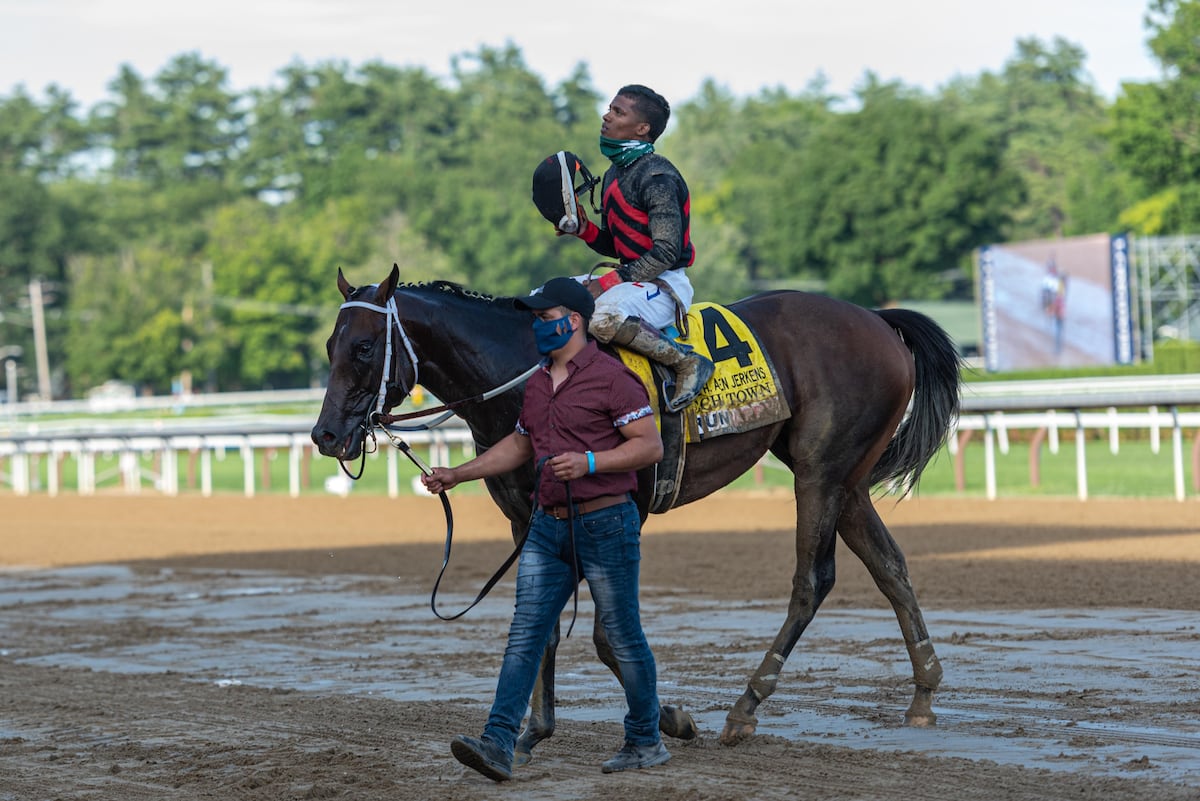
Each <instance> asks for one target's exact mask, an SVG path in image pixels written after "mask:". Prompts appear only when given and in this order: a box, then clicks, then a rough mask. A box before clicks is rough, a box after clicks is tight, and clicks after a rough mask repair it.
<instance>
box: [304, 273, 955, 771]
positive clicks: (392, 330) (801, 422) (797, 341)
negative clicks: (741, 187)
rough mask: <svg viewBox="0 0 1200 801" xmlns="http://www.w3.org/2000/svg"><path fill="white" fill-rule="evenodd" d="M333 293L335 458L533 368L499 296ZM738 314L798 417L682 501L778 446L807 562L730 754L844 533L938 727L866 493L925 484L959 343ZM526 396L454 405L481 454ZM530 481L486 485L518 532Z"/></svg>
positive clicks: (540, 694)
mask: <svg viewBox="0 0 1200 801" xmlns="http://www.w3.org/2000/svg"><path fill="white" fill-rule="evenodd" d="M338 289H339V290H340V291H341V293H342V296H343V297H344V298H345V299H346V301H347V303H346V304H345V305H343V307H342V308H341V310H340V311H339V312H338V316H337V320H336V321H335V323H334V329H333V334H332V335H331V336H330V337H329V341H328V344H327V349H328V352H329V362H330V373H329V385H328V389H327V391H326V394H325V400H324V404H323V406H322V408H321V415H320V418H319V419H318V420H317V423H316V426H315V427H314V428H313V433H312V438H313V442H315V443H316V445H317V447H318V448H319V449H320V451H321V453H323V454H325V455H327V456H333V457H335V458H337V459H341V460H343V461H351V460H354V459H356V458H358V457H359V455H360V454H361V452H362V450H363V447H364V437H365V436H366V434H367V432H368V430H369V429H370V421H371V420H372V416H373V413H374V412H376V411H385V412H386V411H387V410H388V409H391V408H393V407H394V406H396V405H398V404H399V403H400V402H401V401H402V400H403V399H404V398H405V396H407V394H408V393H409V392H410V391H411V390H412V388H413V386H414V385H415V384H416V383H417V382H418V381H419V382H420V384H421V385H422V386H423V387H425V388H426V389H428V390H429V391H430V392H431V393H433V394H434V395H436V396H437V397H438V398H439V399H440V400H441V401H443V402H444V403H452V402H454V401H456V400H458V399H470V398H477V397H479V396H480V395H486V394H488V390H490V389H493V388H497V387H501V386H503V385H504V384H505V382H507V381H509V380H510V379H512V378H513V377H514V376H518V375H520V374H522V373H523V372H525V371H526V370H527V369H528V368H530V366H532V365H534V364H535V363H536V362H537V360H538V355H537V350H536V348H535V347H534V341H533V333H532V329H531V327H530V322H531V320H530V316H529V314H528V312H521V311H517V310H516V309H514V308H513V306H512V302H511V298H491V297H488V296H485V295H480V294H478V293H473V292H470V291H467V290H464V289H463V288H462V287H459V286H457V285H455V284H449V283H446V282H433V283H429V284H417V285H399V271H398V270H397V269H396V268H395V267H393V269H392V272H391V274H390V275H389V276H388V277H387V279H386V280H384V281H383V282H382V283H380V284H377V285H371V286H364V287H358V288H355V287H352V286H350V284H349V283H348V282H347V281H346V279H345V278H344V277H343V275H342V273H341V271H340V270H339V271H338ZM389 305H390V306H391V311H390V312H389V310H388V307H389ZM731 308H732V309H733V310H734V311H736V312H737V314H738V315H739V316H741V317H742V318H743V319H744V320H745V321H746V322H747V323H748V324H749V325H750V327H751V329H752V330H753V331H754V332H756V333H757V335H758V336H759V338H760V340H761V344H762V347H763V349H764V350H765V351H766V353H767V354H769V356H770V358H771V361H772V362H773V364H774V367H775V369H776V371H777V373H778V379H779V386H780V390H781V391H782V392H783V393H784V394H785V396H786V398H787V401H788V404H789V408H790V409H791V411H792V417H791V418H790V419H788V420H784V421H782V422H779V423H774V424H771V425H769V426H765V427H762V428H758V429H755V430H752V431H748V432H744V433H739V434H727V435H725V436H720V437H717V438H715V439H709V440H705V441H702V442H699V443H696V444H690V445H688V446H687V455H686V461H685V467H684V474H683V478H682V487H681V490H680V492H679V496H678V499H677V501H676V504H675V505H676V506H681V505H683V504H685V503H690V502H692V501H695V500H697V499H699V498H703V497H705V496H706V495H708V494H710V493H712V492H714V491H715V490H718V489H720V488H721V487H724V486H725V485H727V484H729V483H730V482H731V481H733V480H734V479H736V478H737V477H738V476H741V475H742V474H744V473H745V472H746V471H747V470H749V469H750V468H752V467H753V466H754V465H755V463H756V462H758V460H759V459H760V458H761V457H762V456H763V454H765V453H766V452H767V451H768V450H769V451H770V452H771V453H772V454H774V455H775V456H776V457H777V458H778V459H779V460H780V461H782V462H783V463H784V464H785V465H787V467H788V468H790V469H791V471H792V473H793V474H794V476H795V481H794V486H795V494H796V565H795V571H794V573H793V576H792V595H791V601H790V603H789V604H788V610H787V618H786V620H784V623H783V626H782V627H781V628H780V630H779V634H778V635H777V636H776V637H775V640H774V642H773V643H772V644H771V646H770V648H769V649H768V651H767V653H766V655H765V656H764V658H763V660H762V663H761V664H760V665H759V666H758V668H757V669H756V670H755V671H754V673H753V675H752V676H751V678H750V681H749V685H748V687H747V689H746V691H745V693H744V694H743V695H742V696H741V697H740V698H739V699H738V700H737V702H736V703H735V704H734V705H733V707H732V709H731V710H730V711H729V714H728V716H727V718H726V722H725V728H724V731H723V732H722V734H721V741H722V742H723V743H725V744H726V745H733V744H736V743H737V742H739V741H741V740H742V739H744V738H746V737H748V736H750V735H751V734H753V733H754V730H755V727H756V725H757V718H756V717H755V710H756V709H757V707H758V705H759V704H760V703H761V702H762V701H763V700H764V699H766V698H767V696H769V695H770V694H771V693H772V692H774V690H775V687H776V684H777V682H778V678H779V673H780V671H781V669H782V667H783V663H784V660H786V659H787V657H788V655H789V654H791V652H792V649H793V647H794V646H795V645H796V643H797V641H798V640H799V639H800V635H801V634H802V633H803V632H804V629H805V628H806V627H807V626H808V624H809V622H810V621H811V620H812V619H813V616H814V615H815V614H816V611H817V608H818V607H819V606H820V605H821V602H822V601H823V600H824V599H825V597H826V595H828V594H829V591H830V590H831V589H832V588H833V583H834V547H835V542H836V537H837V536H839V535H840V536H841V538H842V540H843V541H844V542H845V543H846V545H847V546H849V548H850V550H851V551H852V552H853V553H854V554H855V555H856V556H857V557H858V558H859V559H861V560H862V562H863V564H865V565H866V567H867V569H868V570H869V571H870V573H871V576H872V577H873V578H874V580H875V583H876V584H877V585H878V587H879V589H880V590H881V591H882V592H883V594H884V595H885V596H887V599H888V601H890V602H891V604H892V608H893V609H894V610H895V613H896V617H897V619H898V620H899V623H900V630H901V632H902V633H903V635H904V642H905V645H906V646H907V649H908V655H909V657H910V659H911V660H912V666H913V679H914V682H915V684H916V690H915V692H914V694H913V699H912V703H911V705H910V706H909V708H908V710H907V712H906V713H905V721H906V722H907V723H909V724H911V725H917V726H926V725H931V724H932V723H933V722H934V721H935V720H936V716H935V714H934V712H933V708H932V699H933V691H934V690H935V689H936V688H937V686H938V683H939V682H940V680H941V677H942V668H941V666H940V664H939V663H938V659H937V656H936V655H935V654H934V650H933V644H932V643H931V641H930V638H929V633H928V631H927V629H926V627H925V622H924V619H923V617H922V615H921V610H920V607H919V606H918V604H917V599H916V595H915V594H914V592H913V588H912V585H911V584H910V582H909V578H908V569H907V567H906V564H905V560H904V555H903V554H902V553H901V552H900V548H899V547H898V546H897V544H896V542H895V540H893V539H892V535H891V534H890V533H889V532H888V530H887V527H886V526H884V524H883V521H882V520H880V518H879V516H878V514H877V513H876V511H875V508H874V505H873V503H872V497H871V490H872V488H873V487H876V486H879V485H881V484H888V485H895V484H900V485H910V484H911V483H913V482H915V481H916V480H917V478H918V477H919V476H920V474H921V471H922V470H923V469H924V468H925V466H926V464H927V463H928V461H929V460H930V458H932V456H933V455H934V454H935V453H936V452H937V450H938V449H939V448H940V447H941V445H942V443H943V441H944V439H945V436H946V433H947V430H948V427H949V425H950V423H951V421H952V419H953V417H954V415H955V414H957V411H958V404H959V389H960V377H959V359H958V355H957V352H956V350H955V348H954V345H953V343H952V342H951V341H950V338H949V337H948V336H947V335H946V333H945V332H944V331H942V329H941V328H939V327H938V326H937V325H936V324H935V323H934V322H933V321H932V320H930V319H929V318H928V317H926V316H924V315H922V314H919V313H917V312H913V311H907V310H902V309H890V310H882V311H869V310H867V309H864V308H861V307H859V306H855V305H852V304H850V303H845V302H842V301H838V300H833V299H830V298H826V297H822V296H819V295H810V294H806V293H802V292H791V291H779V292H767V293H764V294H760V295H755V296H753V297H749V298H746V299H744V300H740V301H737V302H736V303H734V304H732V305H731ZM385 365H386V367H385ZM522 394H523V391H522V389H521V388H520V387H516V388H513V389H510V390H507V391H505V392H502V393H500V394H497V395H495V397H491V398H490V399H488V400H486V401H479V402H471V403H467V404H465V405H463V406H460V407H458V408H457V412H458V414H459V415H460V416H461V417H462V418H463V419H464V420H465V421H466V423H467V425H468V426H469V427H470V430H471V433H472V435H473V437H474V440H475V443H476V445H477V447H478V448H479V449H480V450H484V449H486V448H489V447H491V446H492V445H494V444H495V443H496V442H497V441H499V440H500V439H502V438H503V437H504V436H506V435H507V434H508V433H510V432H511V431H512V430H513V427H514V424H515V422H516V419H517V415H518V412H519V410H520V407H521V398H522ZM910 399H911V402H912V404H911V408H910V407H909V402H910ZM533 478H534V475H533V466H532V464H530V465H527V466H526V467H524V468H522V469H520V470H517V471H514V472H513V473H510V474H506V475H503V476H499V477H496V478H494V479H488V480H487V487H488V490H489V492H490V493H491V495H492V498H493V499H494V501H495V502H496V504H497V505H498V506H499V507H500V509H501V510H502V511H503V513H504V515H505V516H506V517H507V518H508V519H509V521H511V523H512V527H513V533H514V536H516V535H517V534H519V533H520V532H521V531H523V529H524V526H525V525H526V523H527V522H528V520H529V516H530V512H531V506H530V504H531V501H530V495H531V492H532V488H533ZM643 484H645V485H647V487H646V489H645V490H644V491H643V492H641V493H639V498H638V502H639V504H641V507H642V509H643V517H644V516H645V509H646V508H647V504H648V503H649V500H650V494H651V493H650V486H649V482H646V481H643ZM750 558H753V557H750ZM594 639H595V641H596V645H597V651H598V653H599V654H600V658H601V659H602V660H603V661H604V662H605V664H606V665H608V666H609V668H610V669H612V670H613V671H614V672H617V674H618V679H619V678H620V674H619V672H618V671H617V666H616V660H615V658H614V657H613V655H612V653H611V649H610V648H608V644H607V641H606V640H605V638H604V633H603V630H602V628H601V627H599V625H597V626H596V630H595V632H594ZM557 644H558V633H557V631H556V632H555V634H554V640H553V641H552V642H551V643H550V646H549V647H548V648H547V651H546V654H545V656H544V658H543V660H542V673H541V676H540V678H539V681H538V683H537V686H536V687H535V688H534V693H533V698H532V700H531V707H530V714H529V720H528V723H527V725H526V730H525V732H524V733H523V734H522V735H521V738H520V740H519V742H518V744H517V760H518V762H523V761H526V760H528V759H529V757H530V754H531V751H532V748H533V747H534V745H536V744H537V743H538V742H539V741H540V740H542V739H544V738H545V737H548V736H550V734H551V733H552V732H553V728H554V654H555V648H556V647H557ZM662 720H663V731H664V732H666V733H667V734H669V735H672V736H677V737H689V736H695V734H696V729H695V724H694V723H693V722H692V720H691V717H690V716H689V715H687V714H686V713H684V712H683V711H682V710H679V709H674V708H671V707H664V708H663V714H662Z"/></svg>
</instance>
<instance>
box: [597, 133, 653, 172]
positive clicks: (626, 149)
mask: <svg viewBox="0 0 1200 801" xmlns="http://www.w3.org/2000/svg"><path fill="white" fill-rule="evenodd" d="M600 152H601V153H603V154H604V155H606V156H608V158H609V159H611V160H612V163H613V164H616V165H617V166H618V167H625V166H627V165H629V164H632V163H633V162H635V161H637V160H638V159H640V158H641V157H642V156H644V155H646V154H647V153H653V152H654V145H653V144H652V143H651V142H643V141H642V140H640V139H609V138H608V137H607V136H601V137H600Z"/></svg>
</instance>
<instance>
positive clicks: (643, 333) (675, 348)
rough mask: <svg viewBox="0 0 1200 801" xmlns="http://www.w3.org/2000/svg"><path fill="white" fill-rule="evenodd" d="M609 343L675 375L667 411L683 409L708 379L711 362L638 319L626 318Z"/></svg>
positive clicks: (710, 373)
mask: <svg viewBox="0 0 1200 801" xmlns="http://www.w3.org/2000/svg"><path fill="white" fill-rule="evenodd" d="M612 343H613V344H614V345H621V346H623V347H626V348H629V349H630V350H632V351H635V352H637V353H640V354H642V355H643V356H645V357H646V358H647V359H650V360H652V361H656V362H658V363H659V364H663V365H666V366H667V367H670V368H671V370H672V371H673V372H674V373H675V384H674V386H675V393H674V394H673V395H672V396H671V397H670V398H668V399H667V404H666V405H667V411H670V412H677V411H679V410H680V409H683V408H685V407H686V406H687V405H688V404H689V403H691V402H692V401H693V400H694V399H695V397H696V394H697V393H699V392H700V390H701V388H703V387H704V385H705V384H707V383H708V379H710V378H712V374H713V363H712V362H710V361H709V360H708V359H706V358H704V357H703V356H701V355H700V354H699V353H696V351H694V350H692V348H691V346H690V345H681V344H679V343H678V342H676V341H675V340H673V339H671V338H670V337H669V336H667V335H666V334H664V333H663V332H662V331H659V330H658V329H657V328H654V327H653V326H651V325H648V324H646V323H644V322H642V319H641V318H640V317H626V318H625V321H624V322H622V323H621V325H620V326H619V327H618V328H617V331H616V333H615V334H613V338H612Z"/></svg>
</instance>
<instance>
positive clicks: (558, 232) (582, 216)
mask: <svg viewBox="0 0 1200 801" xmlns="http://www.w3.org/2000/svg"><path fill="white" fill-rule="evenodd" d="M575 209H576V211H578V212H579V227H578V228H576V229H575V231H573V232H568V231H564V230H562V229H561V228H559V227H558V226H557V225H556V226H554V235H555V236H579V235H581V234H582V233H583V231H584V229H585V228H587V224H588V216H587V211H586V210H585V209H584V208H583V203H578V204H577V205H576V206H575Z"/></svg>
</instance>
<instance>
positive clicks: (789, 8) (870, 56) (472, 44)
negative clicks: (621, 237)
mask: <svg viewBox="0 0 1200 801" xmlns="http://www.w3.org/2000/svg"><path fill="white" fill-rule="evenodd" d="M1146 6H1147V2H1146V0H907V2H906V1H905V0H641V2H638V0H634V2H629V0H618V1H617V2H610V3H579V2H549V0H236V1H235V0H200V2H178V0H0V96H7V95H9V94H11V93H12V91H13V90H14V89H15V87H16V86H17V85H18V84H24V86H25V88H26V89H27V90H28V91H29V92H30V93H32V94H33V95H35V96H41V95H42V93H43V92H44V90H45V88H46V87H47V86H48V85H49V84H51V83H56V84H58V85H60V86H62V87H64V88H66V89H68V90H70V92H71V93H72V95H74V96H75V98H76V99H77V100H79V101H81V103H83V105H84V106H85V107H87V106H90V105H92V104H94V103H96V102H97V101H99V100H101V99H103V98H104V97H105V96H106V85H107V84H108V82H109V81H111V80H112V79H113V78H115V77H116V74H117V71H118V69H119V67H120V65H122V64H129V65H131V66H132V67H133V68H134V69H136V70H137V71H138V72H139V73H140V74H141V75H142V76H143V77H146V78H150V77H152V76H153V75H154V74H155V73H157V72H158V71H159V70H160V69H161V68H162V67H163V66H164V65H165V64H166V63H167V62H168V61H169V60H170V59H171V58H172V57H173V56H176V55H179V54H180V53H184V52H191V51H199V52H200V53H201V54H202V55H203V56H204V57H205V58H208V59H211V60H214V61H216V62H217V63H219V64H220V65H222V66H223V67H225V68H226V69H228V70H229V73H230V86H231V88H233V89H235V90H244V89H248V88H251V87H258V88H265V87H268V86H271V85H273V84H274V82H275V73H276V72H277V71H278V70H279V69H281V68H283V67H285V66H286V65H287V64H289V63H291V62H293V61H295V60H297V59H298V60H300V61H303V62H304V63H306V64H314V63H316V62H318V61H324V60H329V59H336V60H342V61H346V62H348V63H350V64H351V65H360V64H362V63H363V62H366V61H370V60H373V59H380V60H383V61H385V62H387V63H389V64H394V65H396V66H417V65H420V66H424V67H425V68H427V69H428V70H429V71H430V72H432V73H434V74H435V75H439V76H447V75H449V73H450V60H451V58H452V57H453V56H455V55H457V54H463V53H474V52H476V51H477V50H478V48H479V47H480V45H492V46H502V45H504V44H505V43H507V42H512V43H513V44H515V45H516V46H518V47H519V48H520V49H521V52H522V54H523V55H524V58H525V63H526V64H527V65H528V66H529V68H530V69H531V70H533V71H534V72H536V73H537V74H539V75H540V76H541V77H542V78H543V79H544V80H545V81H546V82H547V83H548V84H550V85H553V84H554V83H557V82H558V81H560V80H562V79H563V78H565V77H566V76H567V75H568V74H569V73H570V72H571V70H572V68H573V67H574V66H575V65H576V64H578V63H580V62H584V63H586V64H587V65H588V67H589V68H590V70H591V75H592V79H593V82H594V84H595V85H596V88H597V89H598V90H599V91H600V92H601V94H608V93H609V92H611V91H613V90H615V89H617V88H618V87H619V86H621V85H622V84H625V83H644V84H648V85H650V86H652V87H654V88H655V89H657V90H658V91H659V92H661V93H663V94H664V95H666V96H667V98H668V99H669V100H670V101H671V102H672V103H673V104H679V103H681V102H682V101H684V100H686V99H688V98H690V97H693V96H694V95H695V94H696V92H697V90H698V89H699V87H700V85H701V82H702V81H703V80H704V79H705V78H712V79H714V80H715V81H716V82H717V83H719V84H721V85H722V86H724V87H725V88H727V89H729V90H731V91H733V92H734V93H735V94H736V95H739V96H746V95H752V94H756V93H757V92H758V91H759V90H760V89H763V88H766V87H778V86H782V87H784V88H786V89H788V90H789V91H792V92H798V91H800V90H801V89H803V88H804V86H805V85H806V84H807V83H809V81H810V80H811V79H812V78H813V77H814V76H816V75H817V74H818V73H820V72H823V73H824V74H825V75H826V76H827V78H828V79H829V82H830V88H831V89H832V91H834V92H835V93H838V94H843V95H844V94H847V93H849V92H850V91H851V90H852V89H853V87H854V86H855V85H856V84H858V83H859V82H860V80H861V79H862V77H863V75H864V73H865V72H866V71H868V70H871V71H874V72H875V73H876V74H878V75H879V76H880V77H881V78H883V79H885V80H892V79H898V80H901V81H903V82H904V83H906V84H909V85H914V86H919V87H922V88H925V89H929V90H933V89H936V88H938V87H939V86H942V85H944V84H945V83H946V82H947V81H949V80H950V79H952V78H954V77H955V76H957V75H977V74H979V73H980V72H982V71H984V70H988V71H993V72H994V71H998V70H999V69H1000V68H1001V67H1002V66H1003V64H1004V62H1005V61H1006V60H1007V59H1008V58H1009V57H1011V56H1012V54H1013V52H1014V50H1015V42H1016V40H1017V38H1018V37H1027V36H1036V37H1038V38H1040V39H1042V40H1043V41H1047V42H1049V41H1050V40H1051V39H1052V38H1053V37H1055V36H1062V37H1064V38H1066V39H1067V40H1069V41H1071V42H1073V43H1076V44H1079V45H1081V46H1082V47H1083V48H1084V50H1085V51H1086V53H1087V62H1086V68H1087V70H1088V72H1089V73H1090V75H1091V76H1092V78H1093V81H1094V84H1095V86H1096V87H1097V88H1098V89H1099V90H1100V92H1101V93H1102V94H1103V95H1104V96H1106V97H1107V98H1109V99H1112V98H1114V97H1116V95H1117V93H1118V92H1119V89H1120V84H1121V82H1122V81H1149V80H1155V79H1157V78H1158V77H1159V71H1158V68H1157V64H1156V62H1154V61H1153V60H1152V59H1151V58H1150V56H1149V52H1148V50H1147V48H1146V45H1145V40H1146V32H1145V29H1144V26H1143V23H1142V18H1143V15H1144V14H1145V11H1146Z"/></svg>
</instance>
